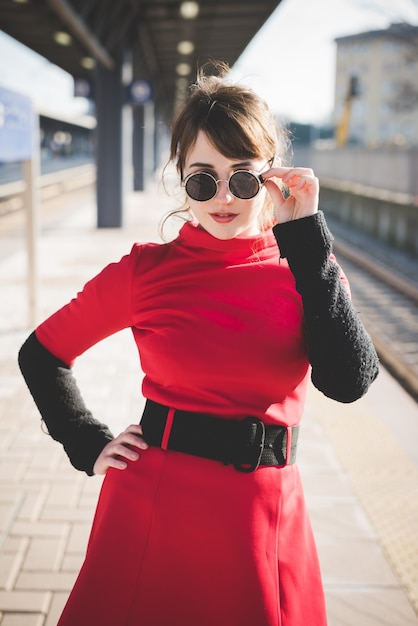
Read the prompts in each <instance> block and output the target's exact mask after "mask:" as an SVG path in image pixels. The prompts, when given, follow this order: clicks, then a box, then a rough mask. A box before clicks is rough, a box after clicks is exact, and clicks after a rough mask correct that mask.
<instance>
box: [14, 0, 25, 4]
mask: <svg viewBox="0 0 418 626" xmlns="http://www.w3.org/2000/svg"><path fill="white" fill-rule="evenodd" d="M13 2H16V4H28V2H29V0H13Z"/></svg>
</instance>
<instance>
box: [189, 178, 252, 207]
mask: <svg viewBox="0 0 418 626" xmlns="http://www.w3.org/2000/svg"><path fill="white" fill-rule="evenodd" d="M221 182H226V183H228V189H229V191H230V192H231V193H232V195H233V196H235V197H236V198H239V199H240V200H251V198H255V196H256V195H257V194H258V192H259V191H260V190H261V188H262V186H263V184H264V178H263V177H262V176H261V174H257V173H256V172H251V171H249V170H237V171H236V172H233V173H232V174H231V176H230V177H229V179H228V180H225V181H224V180H222V179H220V180H216V178H215V177H214V176H212V174H208V173H207V172H196V174H189V175H188V176H186V178H185V179H184V181H183V187H184V189H185V191H186V193H187V195H188V196H189V198H191V199H192V200H197V202H207V200H211V199H212V198H214V197H215V196H216V194H217V193H218V191H219V185H218V183H221Z"/></svg>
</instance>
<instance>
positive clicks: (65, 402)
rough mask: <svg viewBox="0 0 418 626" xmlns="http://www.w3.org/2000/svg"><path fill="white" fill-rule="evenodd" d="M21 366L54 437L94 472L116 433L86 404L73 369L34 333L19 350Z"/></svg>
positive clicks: (75, 460)
mask: <svg viewBox="0 0 418 626" xmlns="http://www.w3.org/2000/svg"><path fill="white" fill-rule="evenodd" d="M19 366H20V369H21V372H22V374H23V377H24V379H25V381H26V384H27V386H28V387H29V390H30V392H31V394H32V396H33V399H34V400H35V403H36V406H37V407H38V409H39V412H40V414H41V416H42V419H43V420H44V422H45V424H46V426H47V428H48V432H49V434H50V435H51V437H52V438H53V439H55V440H56V441H59V442H61V443H62V444H63V446H64V449H65V451H66V453H67V454H68V456H69V458H70V461H71V463H72V464H73V465H74V467H75V468H76V469H78V470H83V471H85V472H86V473H87V474H88V475H89V476H92V475H93V466H94V463H95V461H96V459H97V457H98V456H99V454H100V452H101V451H102V450H103V448H104V447H105V445H106V444H107V443H108V442H109V441H111V440H112V439H113V435H112V433H111V432H110V430H109V429H108V428H107V426H106V425H105V424H101V423H100V422H99V421H98V420H96V419H95V418H94V417H93V416H92V414H91V412H90V411H88V409H87V408H86V407H85V404H84V401H83V399H82V397H81V394H80V391H79V389H78V387H77V383H76V380H75V378H74V376H73V373H72V370H71V368H70V367H69V366H68V365H67V364H66V363H64V362H63V361H61V360H60V359H57V358H56V357H55V356H54V355H53V354H51V353H50V352H49V351H48V350H47V349H46V348H44V346H43V345H42V344H41V343H40V342H39V341H38V339H37V337H36V335H35V333H32V334H31V335H30V336H29V337H28V339H27V340H26V341H25V343H24V344H23V346H22V347H21V349H20V351H19Z"/></svg>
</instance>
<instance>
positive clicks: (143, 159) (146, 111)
mask: <svg viewBox="0 0 418 626" xmlns="http://www.w3.org/2000/svg"><path fill="white" fill-rule="evenodd" d="M154 126H155V124H154V104H153V103H152V102H147V103H146V104H141V105H137V106H135V107H134V109H133V146H132V157H133V166H134V189H135V191H143V190H144V189H145V188H146V185H147V182H148V181H149V180H150V179H151V177H152V175H153V173H154Z"/></svg>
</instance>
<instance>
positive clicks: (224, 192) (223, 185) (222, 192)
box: [215, 180, 234, 204]
mask: <svg viewBox="0 0 418 626" xmlns="http://www.w3.org/2000/svg"><path fill="white" fill-rule="evenodd" d="M216 182H217V183H218V193H217V194H216V196H215V200H218V202H220V203H222V204H225V203H229V202H232V200H233V198H234V196H233V194H232V193H231V191H230V189H229V181H227V180H218V181H216Z"/></svg>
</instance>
